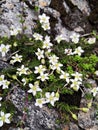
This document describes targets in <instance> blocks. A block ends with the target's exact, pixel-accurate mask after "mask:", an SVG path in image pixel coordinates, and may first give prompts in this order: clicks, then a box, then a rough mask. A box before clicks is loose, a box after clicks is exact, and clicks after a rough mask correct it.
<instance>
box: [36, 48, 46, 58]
mask: <svg viewBox="0 0 98 130" xmlns="http://www.w3.org/2000/svg"><path fill="white" fill-rule="evenodd" d="M35 54H36V55H37V57H38V60H40V59H41V58H44V50H41V49H40V48H38V49H37V52H36V53H35Z"/></svg>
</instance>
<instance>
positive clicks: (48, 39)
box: [43, 36, 53, 49]
mask: <svg viewBox="0 0 98 130" xmlns="http://www.w3.org/2000/svg"><path fill="white" fill-rule="evenodd" d="M51 46H53V44H52V43H51V42H50V37H49V36H46V37H45V40H44V41H43V48H44V49H45V48H47V49H49V48H50V47H51Z"/></svg>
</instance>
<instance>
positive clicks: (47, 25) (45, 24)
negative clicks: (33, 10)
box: [42, 23, 50, 31]
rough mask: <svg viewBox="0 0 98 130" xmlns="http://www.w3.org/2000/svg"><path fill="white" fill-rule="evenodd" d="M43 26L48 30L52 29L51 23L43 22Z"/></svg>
mask: <svg viewBox="0 0 98 130" xmlns="http://www.w3.org/2000/svg"><path fill="white" fill-rule="evenodd" d="M42 28H43V29H44V30H45V31H46V30H50V23H43V24H42Z"/></svg>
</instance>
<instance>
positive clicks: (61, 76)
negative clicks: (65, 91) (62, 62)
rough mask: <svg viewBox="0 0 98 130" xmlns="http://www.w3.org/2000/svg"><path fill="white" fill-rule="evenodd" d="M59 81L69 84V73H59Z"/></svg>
mask: <svg viewBox="0 0 98 130" xmlns="http://www.w3.org/2000/svg"><path fill="white" fill-rule="evenodd" d="M60 79H65V80H66V82H67V83H69V73H66V72H64V71H61V75H60Z"/></svg>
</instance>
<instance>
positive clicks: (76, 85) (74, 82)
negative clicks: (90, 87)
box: [70, 79, 82, 91]
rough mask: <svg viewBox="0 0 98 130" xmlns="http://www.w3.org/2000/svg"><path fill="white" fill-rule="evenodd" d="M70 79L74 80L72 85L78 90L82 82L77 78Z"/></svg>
mask: <svg viewBox="0 0 98 130" xmlns="http://www.w3.org/2000/svg"><path fill="white" fill-rule="evenodd" d="M70 81H71V82H72V84H71V86H70V87H71V88H73V89H74V90H75V91H78V90H79V87H80V85H81V84H82V82H80V81H77V80H75V79H70Z"/></svg>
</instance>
